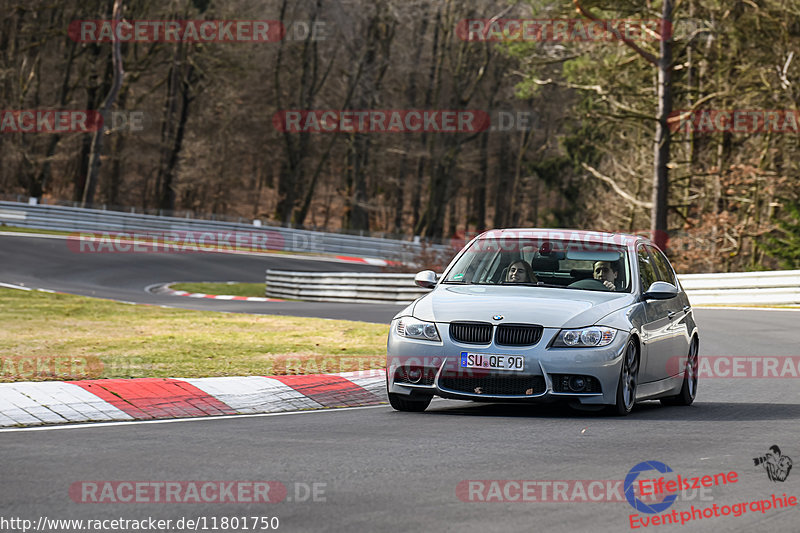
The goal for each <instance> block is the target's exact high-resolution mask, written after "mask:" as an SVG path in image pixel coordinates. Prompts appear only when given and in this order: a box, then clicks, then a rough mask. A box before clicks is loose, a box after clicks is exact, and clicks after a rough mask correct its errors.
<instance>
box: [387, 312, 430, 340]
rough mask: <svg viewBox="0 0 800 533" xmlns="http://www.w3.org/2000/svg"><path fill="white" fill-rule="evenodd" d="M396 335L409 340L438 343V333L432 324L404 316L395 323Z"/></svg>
mask: <svg viewBox="0 0 800 533" xmlns="http://www.w3.org/2000/svg"><path fill="white" fill-rule="evenodd" d="M396 331H397V334H398V335H400V336H401V337H408V338H409V339H421V340H424V341H439V340H441V339H440V338H439V331H438V330H437V329H436V324H434V323H433V322H425V321H422V320H417V319H416V318H411V317H408V316H404V317H403V318H401V319H400V320H398V321H397V327H396Z"/></svg>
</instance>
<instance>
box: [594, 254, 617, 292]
mask: <svg viewBox="0 0 800 533" xmlns="http://www.w3.org/2000/svg"><path fill="white" fill-rule="evenodd" d="M618 268H619V267H618V266H617V264H616V262H614V263H612V262H610V261H597V262H595V264H594V269H593V270H592V275H593V276H594V279H596V280H597V281H600V282H602V283H603V285H605V286H606V287H607V288H608V289H609V290H612V291H615V290H617V285H616V282H617V275H618V274H619V271H618Z"/></svg>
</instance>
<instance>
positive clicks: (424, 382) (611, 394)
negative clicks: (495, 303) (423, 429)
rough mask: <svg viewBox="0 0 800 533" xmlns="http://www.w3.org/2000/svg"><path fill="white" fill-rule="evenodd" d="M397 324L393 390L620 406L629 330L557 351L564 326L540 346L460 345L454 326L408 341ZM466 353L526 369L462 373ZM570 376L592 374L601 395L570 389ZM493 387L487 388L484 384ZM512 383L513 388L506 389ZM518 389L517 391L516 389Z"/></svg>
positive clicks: (391, 358) (390, 369)
mask: <svg viewBox="0 0 800 533" xmlns="http://www.w3.org/2000/svg"><path fill="white" fill-rule="evenodd" d="M395 326H396V320H395V321H393V322H392V327H391V330H390V333H389V339H388V343H387V365H386V366H387V379H388V391H389V392H390V393H394V394H400V395H404V396H409V397H419V396H431V395H436V396H440V397H442V398H452V399H458V400H475V401H485V402H548V401H557V400H567V401H579V402H580V403H581V404H586V405H603V404H606V405H610V404H614V403H615V402H616V392H617V384H618V382H619V376H620V367H621V364H622V356H623V353H624V349H625V345H626V342H627V340H628V332H624V331H619V332H618V333H617V335H616V337H615V338H614V341H613V342H612V343H611V344H609V345H608V346H603V347H593V348H552V347H550V344H551V342H552V340H553V338H554V337H555V335H556V334H557V333H558V331H559V329H558V328H544V331H543V332H542V337H541V339H540V340H539V342H538V343H537V344H536V345H534V346H521V347H517V346H498V345H496V344H494V342H492V343H491V344H488V345H473V344H463V343H459V342H455V341H453V340H451V339H450V338H449V336H448V335H447V329H448V326H449V324H446V323H436V326H437V328H438V329H439V332H440V336H441V338H442V340H441V341H439V342H432V341H423V340H415V339H409V338H406V337H402V336H400V335H398V334H397V332H396V327H395ZM462 352H469V353H477V354H487V355H522V356H523V357H524V369H523V370H522V371H508V370H483V369H479V370H466V369H462V368H461V366H460V364H461V354H462ZM413 368H420V369H422V378H421V379H420V380H419V381H418V382H417V383H410V382H408V381H407V380H404V379H403V378H404V377H405V376H407V375H408V374H406V372H407V371H408V370H409V369H413ZM564 375H567V376H570V375H577V376H589V377H591V378H594V379H595V380H596V381H597V383H598V384H599V388H600V392H571V391H566V392H565V391H564V387H563V386H559V381H560V380H561V379H563V378H562V377H563V376H564ZM484 384H485V385H487V386H483V385H484ZM506 385H510V386H508V387H507V386H506ZM515 387H516V390H514V389H515Z"/></svg>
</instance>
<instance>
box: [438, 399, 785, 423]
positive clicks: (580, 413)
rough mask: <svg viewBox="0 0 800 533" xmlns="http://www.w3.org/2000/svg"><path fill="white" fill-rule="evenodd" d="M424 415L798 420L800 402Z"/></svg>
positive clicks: (489, 408)
mask: <svg viewBox="0 0 800 533" xmlns="http://www.w3.org/2000/svg"><path fill="white" fill-rule="evenodd" d="M426 414H427V415H436V416H486V417H498V418H500V417H512V418H517V417H524V418H571V419H580V418H611V419H616V420H675V421H682V422H691V421H693V420H696V421H702V422H706V421H726V420H732V421H759V420H797V419H798V418H800V404H795V403H779V404H775V403H746V402H741V403H740V402H737V403H728V402H696V403H695V404H694V405H691V406H689V407H673V406H663V405H661V403H660V402H657V401H648V402H641V403H637V404H636V406H634V408H633V411H632V412H631V413H630V414H629V415H628V416H627V417H616V416H614V415H610V414H608V413H607V412H605V411H585V410H577V409H573V408H571V407H570V406H568V405H566V404H560V403H554V404H531V405H526V404H503V403H492V404H482V403H464V404H463V405H449V406H444V405H443V406H441V407H439V406H436V404H432V405H431V407H429V408H428V410H427V411H426Z"/></svg>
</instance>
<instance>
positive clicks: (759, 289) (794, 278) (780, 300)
mask: <svg viewBox="0 0 800 533" xmlns="http://www.w3.org/2000/svg"><path fill="white" fill-rule="evenodd" d="M678 278H679V279H680V282H681V285H682V286H683V288H684V290H686V293H687V294H688V296H689V300H690V301H691V303H692V305H800V270H785V271H775V272H745V273H732V274H684V275H681V276H678ZM266 281H267V289H266V294H267V296H269V297H274V298H293V299H298V300H309V301H318V302H364V303H397V304H401V303H405V304H407V303H410V302H412V301H414V300H415V299H416V298H419V297H420V296H424V295H425V294H427V293H428V292H429V290H428V289H422V288H419V287H416V286H415V285H414V274H360V273H358V274H356V273H339V272H314V273H305V272H288V271H281V270H267V280H266Z"/></svg>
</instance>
